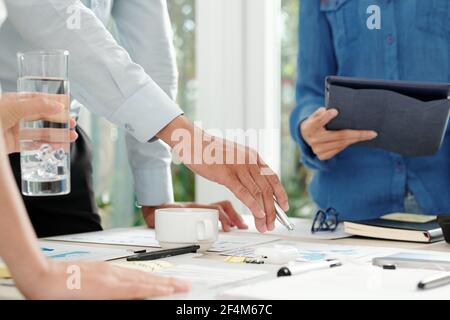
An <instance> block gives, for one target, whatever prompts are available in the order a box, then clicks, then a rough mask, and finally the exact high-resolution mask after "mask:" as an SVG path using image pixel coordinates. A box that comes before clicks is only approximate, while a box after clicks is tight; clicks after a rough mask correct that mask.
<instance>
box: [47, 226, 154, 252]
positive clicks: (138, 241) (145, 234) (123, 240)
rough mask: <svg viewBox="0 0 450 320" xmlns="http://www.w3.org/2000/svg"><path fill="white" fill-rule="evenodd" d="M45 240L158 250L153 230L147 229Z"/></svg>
mask: <svg viewBox="0 0 450 320" xmlns="http://www.w3.org/2000/svg"><path fill="white" fill-rule="evenodd" d="M47 240H55V241H70V242H86V243H100V244H114V245H124V246H136V247H150V248H159V243H158V241H156V239H155V230H152V229H148V228H117V229H109V230H105V231H96V232H87V233H79V234H72V235H67V236H57V237H51V238H48V239H47Z"/></svg>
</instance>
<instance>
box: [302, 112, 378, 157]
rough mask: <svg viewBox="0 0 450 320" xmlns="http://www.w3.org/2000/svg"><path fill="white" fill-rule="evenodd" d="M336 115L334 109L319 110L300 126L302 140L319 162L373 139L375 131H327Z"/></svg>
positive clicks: (375, 134)
mask: <svg viewBox="0 0 450 320" xmlns="http://www.w3.org/2000/svg"><path fill="white" fill-rule="evenodd" d="M337 115H338V111H337V110H336V109H328V110H327V109H325V108H319V109H318V110H317V111H316V112H314V113H313V114H312V115H311V116H310V117H309V118H308V119H306V120H305V121H303V122H302V123H301V124H300V132H301V134H302V137H303V139H304V140H305V141H306V143H307V144H308V145H309V146H310V147H311V149H312V151H313V152H314V154H315V155H316V156H317V158H319V160H329V159H331V158H333V157H334V156H335V155H337V154H338V153H339V152H341V151H343V150H344V149H345V148H347V147H348V146H350V145H352V144H354V143H357V142H361V141H368V140H372V139H375V138H376V137H377V133H376V132H375V131H364V130H339V131H328V130H327V129H325V126H326V125H327V123H329V122H330V121H331V120H332V119H334V118H335V117H336V116H337Z"/></svg>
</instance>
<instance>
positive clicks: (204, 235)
mask: <svg viewBox="0 0 450 320" xmlns="http://www.w3.org/2000/svg"><path fill="white" fill-rule="evenodd" d="M213 229H214V226H213V224H212V222H211V220H201V221H198V222H197V240H199V241H203V240H210V239H212V238H213V237H214V232H213Z"/></svg>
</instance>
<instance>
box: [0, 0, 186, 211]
mask: <svg viewBox="0 0 450 320" xmlns="http://www.w3.org/2000/svg"><path fill="white" fill-rule="evenodd" d="M86 1H88V2H89V3H90V5H91V6H92V8H93V11H91V10H89V9H88V8H86V7H85V6H84V5H83V4H82V3H81V2H80V1H76V0H5V3H6V6H7V9H8V13H9V17H8V20H7V21H6V22H5V24H4V26H3V28H2V29H1V30H0V43H1V44H2V45H1V46H0V66H1V67H0V81H1V82H2V84H3V87H4V89H5V91H14V90H15V89H16V53H17V52H18V51H29V50H38V49H42V50H49V49H66V50H69V52H70V67H69V75H70V76H69V78H70V83H71V91H72V95H73V97H74V98H76V99H77V100H78V101H80V102H81V103H82V104H84V105H85V106H86V107H88V108H89V109H90V110H91V111H93V112H95V113H97V114H99V115H101V116H104V117H106V118H107V119H108V120H109V121H111V122H113V123H115V124H117V125H118V126H119V127H121V128H123V129H125V130H126V131H127V133H128V135H127V147H128V152H129V160H130V164H131V167H132V170H133V175H134V179H135V189H136V194H137V198H138V202H139V203H140V204H141V205H159V204H162V203H166V202H172V201H173V190H172V180H171V173H170V163H171V156H170V150H169V148H168V146H167V145H166V144H164V143H163V142H161V141H159V140H157V141H155V142H152V143H148V142H147V141H149V140H150V139H152V138H153V137H154V136H155V134H156V133H158V132H159V131H160V130H161V129H162V128H163V127H165V126H166V125H167V124H168V123H169V122H170V121H172V120H173V119H174V118H175V117H177V116H179V115H180V114H182V111H181V109H180V108H179V107H178V106H177V104H176V103H175V102H174V101H173V99H174V97H175V95H176V88H177V72H176V64H175V54H174V48H173V43H172V35H171V27H170V21H169V16H168V11H167V5H166V1H165V0H151V1H143V0H116V1H114V2H113V1H112V0H86ZM69 8H70V10H68V9H69ZM74 11H77V12H78V13H79V14H80V22H81V23H80V25H79V28H69V27H68V24H67V23H68V19H69V18H70V16H71V14H73V12H74ZM93 12H95V14H96V15H97V16H98V17H99V18H100V19H99V18H97V17H96V15H95V14H94V13H93ZM111 16H112V17H113V20H114V27H115V29H116V31H117V32H116V38H118V41H119V43H120V45H119V44H118V43H117V42H116V40H115V39H114V38H113V36H112V35H111V33H110V32H108V30H107V29H106V28H105V27H104V26H103V24H102V23H101V22H103V23H105V24H106V23H110V22H111V21H109V20H110V17H111ZM125 49H126V50H125Z"/></svg>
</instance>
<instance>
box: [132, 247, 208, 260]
mask: <svg viewBox="0 0 450 320" xmlns="http://www.w3.org/2000/svg"><path fill="white" fill-rule="evenodd" d="M198 249H200V246H199V245H194V246H186V247H180V248H174V249H166V250H158V251H151V252H143V253H139V254H135V255H133V256H129V257H128V258H127V261H148V260H156V259H162V258H167V257H172V256H178V255H182V254H187V253H196V252H197V250H198Z"/></svg>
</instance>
